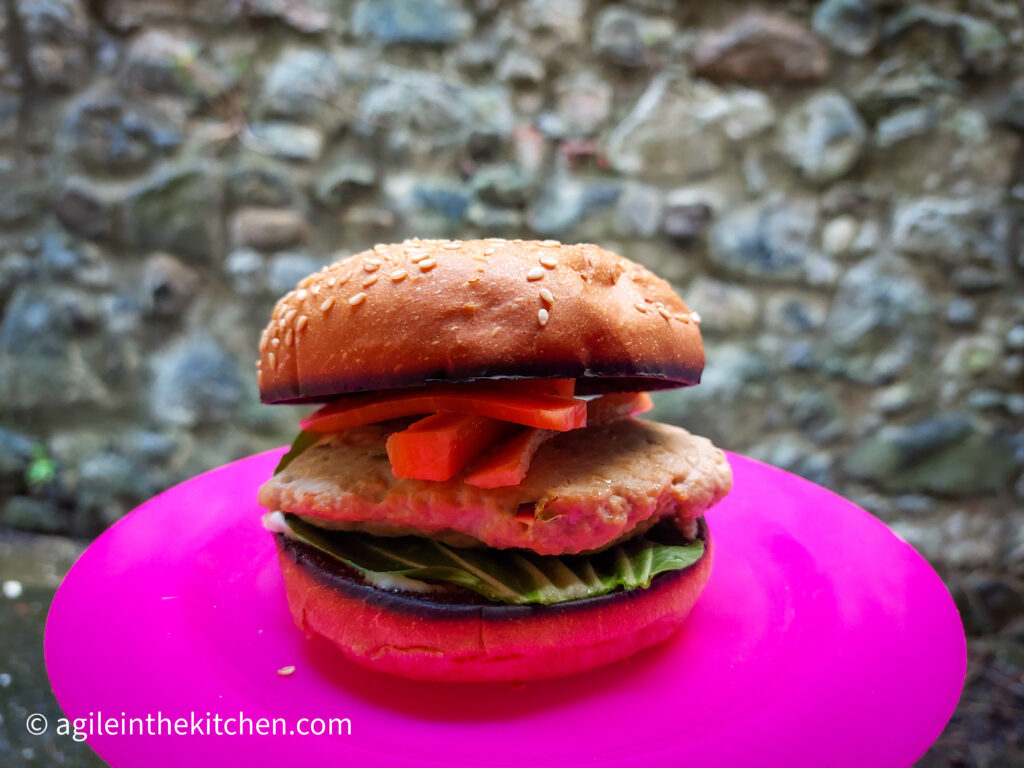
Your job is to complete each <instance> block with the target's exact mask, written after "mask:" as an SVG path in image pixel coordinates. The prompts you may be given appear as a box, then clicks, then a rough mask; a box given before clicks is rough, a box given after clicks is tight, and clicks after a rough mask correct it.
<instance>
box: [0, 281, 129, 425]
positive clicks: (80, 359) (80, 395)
mask: <svg viewBox="0 0 1024 768" xmlns="http://www.w3.org/2000/svg"><path fill="white" fill-rule="evenodd" d="M81 303H82V300H81V297H80V296H79V295H78V294H75V293H73V292H69V291H66V290H60V289H53V288H45V287H41V286H40V287H37V286H34V285H31V284H29V285H25V286H22V287H20V288H18V290H16V291H15V293H14V296H13V297H12V298H11V300H10V303H9V304H8V306H7V308H6V311H5V312H4V316H3V322H2V323H0V401H2V402H3V404H4V408H5V409H11V410H24V411H31V410H33V409H36V408H54V407H60V406H82V407H88V406H101V407H102V406H107V405H109V403H110V393H109V392H108V390H107V388H106V386H105V385H104V383H103V381H102V380H101V379H100V377H99V376H98V375H97V374H96V372H95V371H94V370H93V369H92V368H91V364H93V363H95V362H96V361H94V360H89V359H88V358H87V357H85V356H84V355H83V352H82V349H81V348H80V346H79V344H78V343H77V342H76V339H75V326H76V324H77V322H76V315H77V316H80V317H82V318H83V320H84V321H85V324H86V325H88V319H87V316H86V315H83V313H84V312H87V311H88V310H86V309H85V308H80V307H81Z"/></svg>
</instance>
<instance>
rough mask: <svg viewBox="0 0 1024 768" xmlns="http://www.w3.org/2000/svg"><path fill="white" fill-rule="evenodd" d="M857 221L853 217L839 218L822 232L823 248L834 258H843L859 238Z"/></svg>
mask: <svg viewBox="0 0 1024 768" xmlns="http://www.w3.org/2000/svg"><path fill="white" fill-rule="evenodd" d="M857 231H858V227H857V220H856V219H855V218H853V217H852V216H837V217H836V218H834V219H832V220H831V221H829V222H828V223H827V224H826V225H825V226H824V227H823V228H822V230H821V247H822V248H823V249H824V250H825V253H827V254H830V255H832V256H842V255H844V254H845V253H847V252H848V251H849V250H850V249H851V248H852V247H853V243H854V240H856V238H857Z"/></svg>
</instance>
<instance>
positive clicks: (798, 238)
mask: <svg viewBox="0 0 1024 768" xmlns="http://www.w3.org/2000/svg"><path fill="white" fill-rule="evenodd" d="M816 228H817V209H816V206H815V205H814V204H813V203H811V202H809V201H797V202H794V203H791V204H783V203H766V204H755V205H748V206H744V207H741V208H737V209H735V210H733V211H732V212H730V213H729V214H727V215H726V216H724V217H722V218H721V219H719V220H718V221H717V222H715V225H714V227H713V228H712V231H711V242H710V248H709V251H708V257H709V258H710V260H711V263H712V265H713V266H716V267H719V268H721V269H722V270H724V271H726V272H728V273H730V274H735V275H740V276H744V277H749V278H754V279H764V280H773V281H796V280H799V279H800V278H802V277H803V276H804V275H805V274H806V269H807V265H808V262H809V259H810V256H811V240H812V237H813V235H814V233H815V230H816Z"/></svg>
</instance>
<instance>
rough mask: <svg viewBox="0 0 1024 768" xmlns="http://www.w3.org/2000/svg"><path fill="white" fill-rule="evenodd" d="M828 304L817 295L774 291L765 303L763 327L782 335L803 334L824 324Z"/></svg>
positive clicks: (816, 329) (818, 328)
mask: <svg viewBox="0 0 1024 768" xmlns="http://www.w3.org/2000/svg"><path fill="white" fill-rule="evenodd" d="M827 314H828V305H827V304H826V303H825V302H824V301H822V299H820V298H819V297H817V296H812V295H806V294H800V293H790V292H778V291H774V292H772V293H771V295H769V296H768V300H767V303H766V305H765V328H766V329H767V330H769V331H771V332H772V333H777V334H782V335H787V336H788V335H794V334H805V333H811V332H814V331H818V330H820V329H821V328H822V327H824V325H825V318H826V316H827Z"/></svg>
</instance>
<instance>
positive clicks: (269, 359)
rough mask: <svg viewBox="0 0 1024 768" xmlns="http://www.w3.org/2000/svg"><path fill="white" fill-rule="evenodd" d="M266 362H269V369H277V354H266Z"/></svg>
mask: <svg viewBox="0 0 1024 768" xmlns="http://www.w3.org/2000/svg"><path fill="white" fill-rule="evenodd" d="M267 362H268V363H270V370H272V371H276V370H277V355H275V354H274V353H273V352H271V353H270V354H269V355H267Z"/></svg>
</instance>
